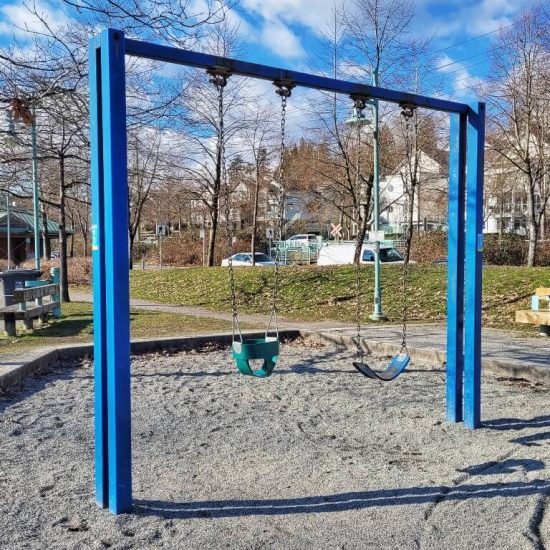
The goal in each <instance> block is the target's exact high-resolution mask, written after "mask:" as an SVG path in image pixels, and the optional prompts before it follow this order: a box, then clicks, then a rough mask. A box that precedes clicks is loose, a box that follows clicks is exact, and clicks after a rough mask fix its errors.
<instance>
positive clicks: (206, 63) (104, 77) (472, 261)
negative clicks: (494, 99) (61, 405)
mask: <svg viewBox="0 0 550 550" xmlns="http://www.w3.org/2000/svg"><path fill="white" fill-rule="evenodd" d="M126 54H128V55H133V56H138V57H144V58H148V59H157V60H161V61H165V62H172V63H178V64H184V65H189V66H194V67H202V68H208V67H212V66H223V67H228V68H229V69H231V71H232V72H233V73H234V74H239V75H243V76H248V77H254V78H259V79H264V80H271V81H275V80H280V79H283V80H291V81H292V82H293V83H294V84H295V85H296V86H303V87H308V88H314V89H319V90H327V91H332V92H337V93H343V94H347V95H352V94H358V95H365V96H369V97H371V98H377V99H380V100H382V101H389V102H393V103H409V104H412V105H415V106H418V107H424V108H428V109H432V110H438V111H444V112H449V113H458V114H461V115H462V116H461V117H460V121H461V122H460V124H459V126H460V128H461V129H462V131H461V132H460V137H459V138H458V139H457V138H456V136H455V137H453V138H452V142H451V197H450V203H449V204H450V218H452V227H450V229H449V231H450V244H449V290H448V297H449V309H448V311H449V320H448V347H449V353H450V360H449V372H450V376H449V378H448V382H447V416H448V418H449V419H450V420H454V421H458V420H460V418H461V416H460V415H461V401H462V399H461V397H462V394H461V387H462V384H461V376H462V374H461V373H462V367H461V365H462V359H463V353H462V335H463V328H462V314H461V313H462V307H461V304H462V301H463V280H464V261H463V260H464V169H463V165H464V158H466V155H465V140H464V134H465V130H464V129H465V125H466V116H467V119H468V152H467V164H468V177H467V184H466V188H467V199H468V201H467V219H468V229H467V232H466V247H467V254H466V270H467V274H468V276H467V282H466V317H467V319H466V327H465V331H464V332H465V336H464V338H465V347H466V350H465V352H464V357H465V363H464V376H465V382H464V400H465V403H464V418H465V421H466V423H467V425H468V426H470V427H477V426H478V425H479V409H480V404H479V400H480V395H479V384H480V365H481V360H480V349H481V348H480V345H481V342H480V336H481V253H480V250H479V249H480V245H481V239H480V235H481V222H482V214H481V213H482V201H483V134H484V128H483V126H484V112H483V109H484V107H483V105H481V104H479V105H476V106H475V107H474V108H472V109H470V108H469V107H468V106H467V105H465V104H463V103H456V102H452V101H447V100H442V99H437V98H430V97H425V96H419V95H415V94H408V93H403V92H398V91H395V90H387V89H384V88H379V87H373V86H368V85H362V84H358V83H354V82H345V81H340V80H335V79H331V78H325V77H322V76H317V75H310V74H306V73H300V72H296V71H288V70H284V69H279V68H275V67H268V66H265V65H258V64H254V63H247V62H244V61H238V60H233V59H226V58H221V57H215V56H211V55H207V54H202V53H197V52H191V51H186V50H178V49H176V48H171V47H167V46H159V45H156V44H150V43H146V42H137V41H135V40H125V38H124V33H122V32H121V31H116V30H113V29H107V30H105V31H103V32H102V33H101V35H100V36H98V37H95V38H93V39H92V40H91V41H90V126H91V148H92V159H91V161H92V162H91V165H92V224H93V225H92V256H93V277H94V286H93V289H94V359H95V366H94V373H95V407H96V412H95V436H96V462H95V467H96V495H97V501H98V503H99V504H100V505H101V506H103V507H109V508H110V509H111V510H112V511H113V512H114V513H121V512H128V511H130V510H131V508H132V475H131V445H130V433H131V432H130V430H131V418H130V411H131V407H130V327H129V288H128V268H129V262H128V232H127V229H128V206H127V205H128V188H127V166H126V162H127V152H126V101H125V70H124V60H125V55H126ZM457 124H458V123H457V119H456V118H454V121H453V126H452V128H453V130H452V133H453V135H454V134H456V131H457V130H456V126H457ZM393 366H394V367H395V368H394V369H393V370H398V371H399V372H402V370H403V368H404V366H406V364H405V361H397V362H395V363H394V365H393Z"/></svg>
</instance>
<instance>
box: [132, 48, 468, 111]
mask: <svg viewBox="0 0 550 550" xmlns="http://www.w3.org/2000/svg"><path fill="white" fill-rule="evenodd" d="M126 53H127V54H128V55H132V56H136V57H144V58H146V59H154V60H157V61H164V62H168V63H176V64H180V65H187V66H190V67H199V68H207V67H215V66H219V67H226V68H228V69H230V70H231V72H232V73H233V74H237V75H241V76H248V77H252V78H258V79H261V80H270V81H275V80H290V81H292V82H293V83H294V84H295V85H296V86H302V87H304V88H314V89H316V90H324V91H327V92H337V93H341V94H348V95H351V94H358V95H365V96H368V97H371V98H376V99H380V100H382V101H389V102H391V103H410V104H412V105H416V106H418V107H425V108H427V109H433V110H435V111H444V112H449V113H466V112H467V111H468V106H467V105H466V104H464V103H457V102H455V101H448V100H446V99H438V98H433V97H427V96H421V95H417V94H409V93H405V92H398V91H397V90H389V89H387V88H377V87H374V86H368V85H366V84H358V83H357V82H346V81H345V80H336V79H334V78H327V77H324V76H318V75H313V74H308V73H301V72H297V71H289V70H287V69H281V68H278V67H269V66H267V65H259V64H257V63H249V62H248V61H239V60H237V59H229V58H227V57H217V56H215V55H209V54H205V53H200V52H193V51H190V50H182V49H179V48H173V47H170V46H161V45H159V44H151V43H148V42H139V41H137V40H126Z"/></svg>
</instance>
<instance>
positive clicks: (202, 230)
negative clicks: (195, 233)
mask: <svg viewBox="0 0 550 550" xmlns="http://www.w3.org/2000/svg"><path fill="white" fill-rule="evenodd" d="M199 237H200V238H201V239H204V227H201V228H200V229H199Z"/></svg>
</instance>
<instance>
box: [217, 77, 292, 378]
mask: <svg viewBox="0 0 550 550" xmlns="http://www.w3.org/2000/svg"><path fill="white" fill-rule="evenodd" d="M210 74H211V76H212V78H211V82H212V83H213V84H215V85H216V87H217V89H218V94H219V124H220V131H219V134H218V138H219V144H218V146H219V147H220V149H221V151H222V169H223V175H222V178H223V181H224V186H225V220H226V232H227V239H228V247H227V248H228V252H229V261H228V263H229V282H230V290H231V310H232V335H233V336H232V342H231V357H232V359H233V361H234V362H235V365H236V367H237V369H238V371H239V372H240V373H241V374H244V375H245V376H253V377H255V378H267V377H268V376H271V374H272V373H273V369H274V368H275V365H276V364H277V361H278V359H279V351H280V341H279V325H278V318H277V298H278V289H279V261H278V260H279V250H278V248H277V254H276V256H275V268H274V269H275V274H274V283H273V292H272V304H271V314H270V317H269V322H268V324H267V328H266V331H265V335H264V337H260V338H243V335H242V332H241V328H240V325H239V317H238V312H237V297H236V288H235V273H234V269H233V258H232V256H233V223H232V221H231V219H230V218H231V207H230V202H231V194H230V189H229V182H228V181H227V177H226V170H225V157H224V154H223V153H224V137H223V136H224V134H223V89H224V87H225V85H226V84H227V78H228V74H227V73H226V72H222V73H221V74H218V73H216V72H215V71H213V70H211V71H210ZM274 84H275V86H276V87H277V89H276V93H277V94H278V95H279V96H280V97H281V145H280V158H279V197H278V201H277V207H278V216H277V218H278V225H279V228H278V229H279V238H280V236H281V235H282V229H283V222H284V212H283V210H284V201H285V188H284V184H283V181H284V174H283V159H284V151H285V119H286V101H287V98H288V97H290V94H291V90H292V87H293V84H292V83H290V82H283V81H281V82H279V81H278V82H274ZM252 253H254V251H253V252H252ZM273 322H274V324H275V334H274V335H270V334H269V333H270V328H271V324H272V323H273ZM236 332H238V334H239V338H238V339H237V338H236V337H235V336H236ZM256 362H258V363H259V366H255V364H254V363H256Z"/></svg>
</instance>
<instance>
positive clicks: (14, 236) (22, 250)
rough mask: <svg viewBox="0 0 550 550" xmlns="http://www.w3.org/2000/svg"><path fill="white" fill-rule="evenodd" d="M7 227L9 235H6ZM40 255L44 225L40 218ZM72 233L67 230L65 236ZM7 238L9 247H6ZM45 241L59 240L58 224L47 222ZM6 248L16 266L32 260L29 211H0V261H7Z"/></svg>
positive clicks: (42, 245)
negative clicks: (9, 251)
mask: <svg viewBox="0 0 550 550" xmlns="http://www.w3.org/2000/svg"><path fill="white" fill-rule="evenodd" d="M8 225H9V234H8ZM38 227H39V230H40V247H41V250H40V252H41V255H42V251H43V247H44V224H43V223H42V216H40V221H39V226H38ZM73 233H74V231H73V230H72V229H67V234H68V235H71V234H73ZM8 237H9V241H10V245H9V247H8ZM45 237H46V239H47V240H48V241H49V242H50V243H51V242H52V241H54V240H57V239H59V224H58V223H57V222H56V221H53V220H48V221H47V223H46V235H45ZM8 248H10V250H11V260H12V262H13V263H14V264H15V265H17V264H20V263H22V262H24V261H25V260H27V259H29V258H34V216H33V213H32V212H31V211H28V210H24V209H22V208H10V210H9V224H8V212H7V211H6V209H5V208H4V209H3V210H0V259H3V260H7V259H8Z"/></svg>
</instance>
